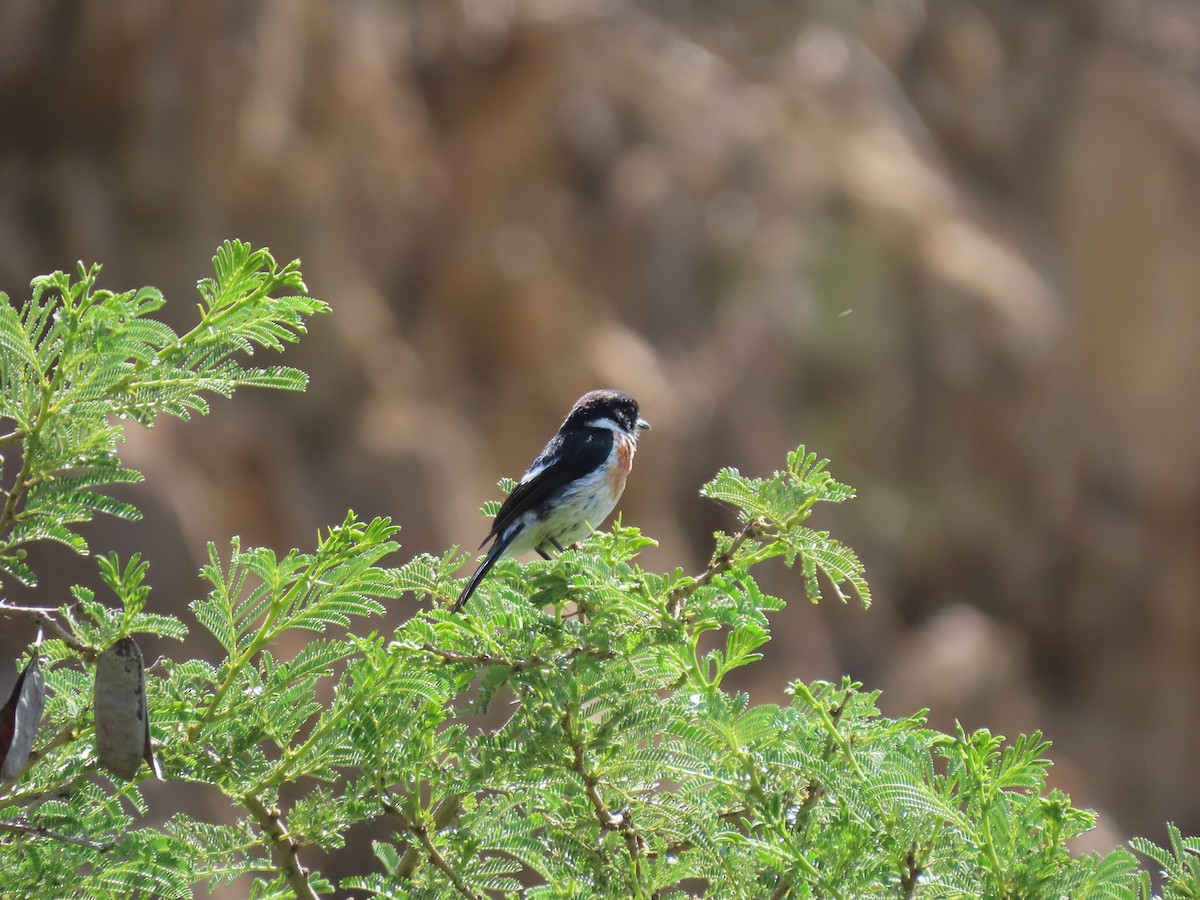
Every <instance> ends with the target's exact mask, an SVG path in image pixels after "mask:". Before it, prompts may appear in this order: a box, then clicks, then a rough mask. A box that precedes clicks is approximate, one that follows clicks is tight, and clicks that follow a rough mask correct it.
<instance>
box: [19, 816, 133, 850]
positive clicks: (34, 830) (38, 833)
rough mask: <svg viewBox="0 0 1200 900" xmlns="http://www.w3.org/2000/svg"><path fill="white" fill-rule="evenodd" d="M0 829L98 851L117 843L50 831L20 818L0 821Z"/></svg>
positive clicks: (109, 848)
mask: <svg viewBox="0 0 1200 900" xmlns="http://www.w3.org/2000/svg"><path fill="white" fill-rule="evenodd" d="M0 831H7V832H9V833H10V834H26V835H32V836H33V837H40V838H46V839H47V840H51V841H60V842H62V843H64V844H74V845H75V846H77V847H87V848H88V849H89V850H95V851H96V852H98V853H107V852H108V851H109V850H111V849H112V848H113V847H115V846H116V845H117V842H116V841H94V840H92V839H91V838H85V837H78V836H76V835H73V834H63V833H62V832H59V831H51V830H50V829H49V828H47V827H45V826H44V825H31V824H30V823H28V822H23V821H21V820H20V819H15V820H8V821H0Z"/></svg>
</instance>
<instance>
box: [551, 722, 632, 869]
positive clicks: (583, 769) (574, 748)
mask: <svg viewBox="0 0 1200 900" xmlns="http://www.w3.org/2000/svg"><path fill="white" fill-rule="evenodd" d="M562 728H563V733H564V734H566V736H567V743H568V744H569V745H570V747H571V752H572V761H571V769H572V771H574V772H575V774H576V775H578V776H579V777H580V779H581V780H582V781H583V785H584V789H585V790H586V791H587V796H588V800H589V801H590V802H591V804H592V811H593V812H594V813H595V814H596V821H597V822H599V823H600V828H601V829H602V830H604V831H619V832H620V833H621V837H622V838H623V839H624V840H625V850H626V851H627V852H628V853H629V859H630V861H631V862H632V863H633V865H634V867H635V871H636V867H637V862H638V857H639V856H640V855H641V848H642V840H641V838H640V837H638V834H637V832H636V831H635V830H634V828H633V817H632V816H631V815H630V814H629V811H628V810H622V811H620V812H616V813H614V812H613V811H612V810H610V809H609V808H608V805H607V804H606V803H605V802H604V798H603V797H602V796H600V779H599V777H598V776H597V775H596V774H595V773H594V772H592V771H590V770H589V769H588V767H587V761H586V759H585V758H584V753H583V743H582V742H581V741H580V740H579V738H578V736H577V735H576V734H575V728H574V725H573V723H572V719H571V710H570V709H568V710H567V711H566V712H565V713H563V717H562ZM635 887H636V885H635Z"/></svg>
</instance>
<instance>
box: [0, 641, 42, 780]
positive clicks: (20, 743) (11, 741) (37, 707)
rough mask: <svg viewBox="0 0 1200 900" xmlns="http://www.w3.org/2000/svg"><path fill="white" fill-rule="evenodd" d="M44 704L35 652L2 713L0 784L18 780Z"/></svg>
mask: <svg viewBox="0 0 1200 900" xmlns="http://www.w3.org/2000/svg"><path fill="white" fill-rule="evenodd" d="M45 705H46V686H45V681H44V680H43V678H42V670H41V667H40V666H39V665H38V655H37V653H36V652H35V653H34V655H33V658H32V659H30V660H29V664H28V665H27V666H25V668H24V669H23V670H22V671H21V674H20V675H18V676H17V683H16V684H14V685H13V689H12V694H11V695H9V698H8V702H7V703H5V704H4V709H2V710H0V781H13V780H15V779H16V778H18V777H19V776H20V774H21V772H22V770H23V769H24V768H25V763H26V761H27V760H28V759H29V754H30V751H32V750H33V741H34V738H35V737H36V736H37V728H38V723H39V722H41V721H42V708H43V707H44V706H45Z"/></svg>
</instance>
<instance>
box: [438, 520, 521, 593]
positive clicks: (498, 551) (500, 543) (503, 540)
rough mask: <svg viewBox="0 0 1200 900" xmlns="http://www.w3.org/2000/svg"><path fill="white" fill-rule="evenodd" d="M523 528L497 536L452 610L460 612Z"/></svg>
mask: <svg viewBox="0 0 1200 900" xmlns="http://www.w3.org/2000/svg"><path fill="white" fill-rule="evenodd" d="M523 530H524V529H522V528H513V529H511V530H510V531H509V532H508V534H503V535H498V536H497V537H496V543H494V544H492V549H491V550H489V551H488V552H487V556H485V557H484V558H483V562H481V563H480V564H479V568H478V569H476V570H475V574H474V575H472V576H471V580H470V581H468V582H467V586H466V587H465V588H463V592H462V593H461V594H459V595H458V599H457V600H455V601H454V605H453V606H452V607H450V612H458V611H459V610H460V609H462V607H463V604H464V603H466V602H467V601H468V600H470V599H471V595H472V594H473V593H475V588H477V587H479V582H481V581H483V579H484V576H485V575H487V573H488V572H490V571H492V566H494V565H495V564H496V561H497V560H498V559H500V557H501V556H503V555H504V551H505V550H507V549H508V545H509V544H511V543H512V542H513V539H514V538H515V537H516V536H517V535H518V534H520V533H521V532H522V531H523Z"/></svg>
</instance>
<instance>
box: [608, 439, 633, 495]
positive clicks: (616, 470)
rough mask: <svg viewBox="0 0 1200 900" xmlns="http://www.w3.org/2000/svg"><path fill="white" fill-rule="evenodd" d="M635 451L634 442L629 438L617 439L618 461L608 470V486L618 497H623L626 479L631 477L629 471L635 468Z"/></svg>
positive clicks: (616, 452) (616, 451)
mask: <svg viewBox="0 0 1200 900" xmlns="http://www.w3.org/2000/svg"><path fill="white" fill-rule="evenodd" d="M633 451H634V444H633V441H631V440H629V438H627V437H618V438H617V446H616V448H615V451H614V452H615V454H616V459H615V460H614V461H613V462H614V463H615V464H614V465H612V466H610V467H609V470H608V486H609V489H610V490H611V491H612V492H613V495H614V496H616V497H619V496H621V492H622V491H624V490H625V479H627V478H628V477H629V471H630V469H632V468H633Z"/></svg>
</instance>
